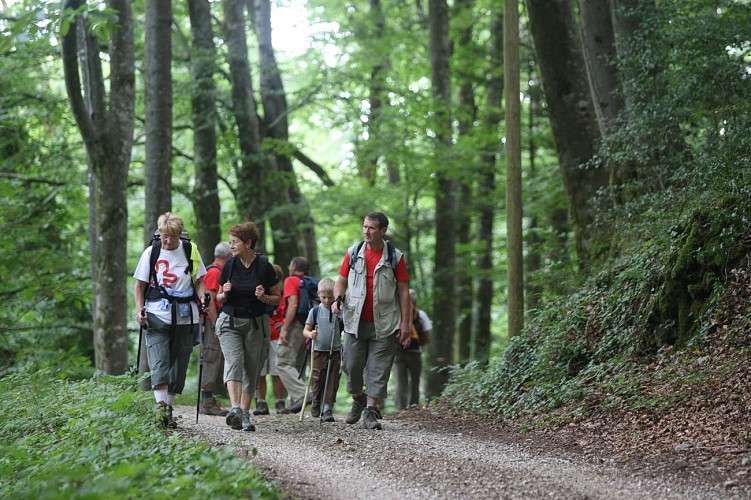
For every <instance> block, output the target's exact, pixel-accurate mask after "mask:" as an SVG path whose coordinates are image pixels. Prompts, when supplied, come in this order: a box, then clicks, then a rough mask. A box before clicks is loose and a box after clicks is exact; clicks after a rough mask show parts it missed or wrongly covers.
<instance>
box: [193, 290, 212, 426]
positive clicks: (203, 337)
mask: <svg viewBox="0 0 751 500" xmlns="http://www.w3.org/2000/svg"><path fill="white" fill-rule="evenodd" d="M210 303H211V295H209V293H208V292H206V293H204V294H203V304H202V305H203V307H202V308H201V314H203V315H204V320H203V329H202V330H201V349H200V350H199V351H198V384H196V385H197V386H198V387H197V392H198V396H197V397H196V424H197V423H198V413H199V410H200V408H201V379H202V376H203V348H204V347H205V346H204V341H205V340H206V328H208V326H209V321H210V319H209V305H210Z"/></svg>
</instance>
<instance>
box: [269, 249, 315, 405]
mask: <svg viewBox="0 0 751 500" xmlns="http://www.w3.org/2000/svg"><path fill="white" fill-rule="evenodd" d="M306 274H308V259H306V258H305V257H295V258H294V259H292V261H291V262H290V263H289V276H287V279H285V280H284V291H283V292H282V304H281V305H282V307H284V323H283V324H282V329H281V332H280V335H279V346H278V347H277V352H276V369H277V372H279V378H281V379H282V383H283V384H284V388H285V389H287V394H288V395H289V407H287V408H285V409H284V410H281V413H299V412H300V410H301V409H302V406H303V399H304V398H305V387H306V386H305V382H303V381H302V380H301V379H300V377H299V374H300V370H301V369H302V366H303V363H305V335H303V328H304V325H303V324H302V323H301V322H300V320H299V319H298V318H297V305H298V304H299V303H300V281H301V278H300V276H303V275H306Z"/></svg>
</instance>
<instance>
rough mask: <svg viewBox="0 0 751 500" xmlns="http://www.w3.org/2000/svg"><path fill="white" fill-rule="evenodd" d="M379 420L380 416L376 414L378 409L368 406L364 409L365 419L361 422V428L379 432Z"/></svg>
mask: <svg viewBox="0 0 751 500" xmlns="http://www.w3.org/2000/svg"><path fill="white" fill-rule="evenodd" d="M379 418H381V414H380V413H379V412H378V408H376V407H375V406H368V407H367V408H365V419H364V420H363V421H362V428H363V429H368V430H374V429H375V430H381V429H383V427H381V422H379V421H378V419H379Z"/></svg>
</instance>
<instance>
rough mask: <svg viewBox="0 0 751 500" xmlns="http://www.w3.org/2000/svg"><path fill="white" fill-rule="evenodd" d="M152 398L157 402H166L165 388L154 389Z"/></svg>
mask: <svg viewBox="0 0 751 500" xmlns="http://www.w3.org/2000/svg"><path fill="white" fill-rule="evenodd" d="M154 399H156V402H157V403H164V404H169V403H167V390H166V389H154Z"/></svg>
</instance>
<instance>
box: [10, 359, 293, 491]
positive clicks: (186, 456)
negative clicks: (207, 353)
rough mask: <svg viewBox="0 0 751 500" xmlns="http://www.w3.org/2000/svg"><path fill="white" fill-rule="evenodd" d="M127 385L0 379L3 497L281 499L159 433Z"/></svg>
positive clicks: (30, 373)
mask: <svg viewBox="0 0 751 500" xmlns="http://www.w3.org/2000/svg"><path fill="white" fill-rule="evenodd" d="M136 385H137V384H136V381H135V380H134V379H133V378H131V377H125V376H123V377H108V376H97V377H94V378H90V379H87V380H81V381H71V380H68V379H66V378H65V374H60V373H58V372H55V371H54V370H52V369H49V368H44V369H41V370H37V369H35V368H33V367H32V365H29V366H28V368H27V369H24V370H22V371H19V372H17V373H14V374H11V375H9V376H6V377H4V378H2V379H0V391H1V392H2V394H3V395H4V400H5V401H4V404H3V405H2V408H0V419H1V420H2V422H3V425H2V427H0V496H1V497H5V498H14V499H16V498H18V499H20V498H34V499H52V498H55V499H57V498H175V497H182V498H237V497H248V498H278V497H279V494H278V492H277V491H276V489H275V487H274V486H273V485H272V484H271V483H268V482H266V481H265V480H264V479H263V478H262V476H261V475H260V474H259V473H258V472H257V471H256V470H255V469H253V468H252V467H251V466H250V465H249V464H248V463H247V462H244V461H242V460H240V459H239V458H237V457H235V456H234V455H233V454H232V453H231V451H229V450H226V449H222V448H211V447H209V446H207V445H206V444H204V443H203V442H201V441H200V440H198V439H195V438H193V439H186V438H185V436H181V435H179V434H177V433H173V432H165V431H164V429H163V428H161V427H160V424H159V418H160V417H159V415H158V413H157V410H156V407H155V405H154V403H153V398H152V396H151V394H150V393H149V392H143V391H138V390H136Z"/></svg>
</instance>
